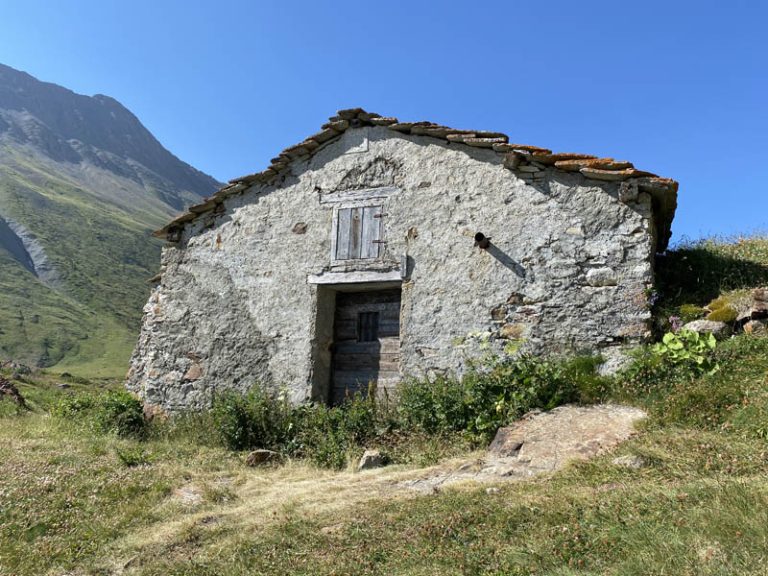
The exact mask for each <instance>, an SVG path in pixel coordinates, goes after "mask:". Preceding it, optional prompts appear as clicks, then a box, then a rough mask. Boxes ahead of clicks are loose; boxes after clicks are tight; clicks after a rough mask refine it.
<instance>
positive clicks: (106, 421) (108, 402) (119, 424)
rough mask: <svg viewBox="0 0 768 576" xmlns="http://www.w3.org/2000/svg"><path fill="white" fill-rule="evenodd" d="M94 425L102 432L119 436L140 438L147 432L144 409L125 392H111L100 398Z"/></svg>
mask: <svg viewBox="0 0 768 576" xmlns="http://www.w3.org/2000/svg"><path fill="white" fill-rule="evenodd" d="M94 423H95V425H96V427H97V428H98V429H99V430H100V431H101V432H105V433H114V434H117V435H118V436H136V437H140V436H143V435H144V433H145V432H146V421H145V420H144V407H143V405H142V403H141V401H140V400H138V399H137V398H135V397H134V396H132V395H131V394H130V393H128V392H127V391H125V390H114V391H110V392H107V393H106V394H104V395H103V396H100V397H99V398H98V400H97V402H96V407H95V410H94Z"/></svg>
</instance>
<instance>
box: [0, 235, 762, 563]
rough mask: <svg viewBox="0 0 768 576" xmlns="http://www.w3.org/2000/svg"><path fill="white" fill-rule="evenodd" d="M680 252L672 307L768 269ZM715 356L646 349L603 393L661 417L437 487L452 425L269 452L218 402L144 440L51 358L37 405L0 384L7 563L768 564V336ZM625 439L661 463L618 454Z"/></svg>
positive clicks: (670, 282) (37, 382) (747, 244)
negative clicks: (558, 455) (584, 452)
mask: <svg viewBox="0 0 768 576" xmlns="http://www.w3.org/2000/svg"><path fill="white" fill-rule="evenodd" d="M692 251H693V252H692ZM692 253H693V254H695V255H697V257H696V258H695V259H692V258H691V254H692ZM724 254H725V255H727V262H728V270H730V271H731V273H733V274H740V273H742V272H744V273H748V274H747V275H745V276H742V277H741V278H742V279H741V280H739V282H738V283H737V284H734V280H733V278H728V279H726V278H719V279H718V278H716V277H715V276H710V271H711V268H710V266H711V263H712V262H713V261H715V262H716V261H721V260H722V258H723V255H724ZM669 258H670V260H669V261H670V262H675V261H678V262H685V263H691V262H693V264H692V266H691V268H690V269H689V270H688V272H689V273H688V274H685V275H683V274H681V275H679V276H677V277H674V276H666V277H665V278H664V279H663V280H662V281H661V285H662V286H663V287H664V295H663V297H662V300H661V302H660V306H661V308H660V310H661V311H662V312H663V313H667V312H669V311H670V310H671V311H673V312H674V311H676V310H677V309H678V308H679V306H680V305H682V304H690V303H694V304H695V303H696V302H702V303H704V301H705V300H709V299H710V298H711V297H712V296H713V292H712V291H711V289H710V288H706V289H705V287H706V284H703V283H702V278H704V279H706V278H710V277H711V278H712V282H713V283H714V284H715V285H717V286H718V288H717V289H718V290H724V291H725V293H730V292H731V291H732V290H743V289H745V288H747V287H749V286H751V285H755V284H762V283H764V282H763V279H764V278H765V277H764V276H762V274H764V273H765V270H766V268H767V267H768V239H759V238H752V239H749V240H745V241H742V242H737V243H732V244H724V243H702V244H699V245H696V246H686V247H683V248H681V249H680V250H679V251H678V252H675V253H672V254H671V255H670V256H669ZM699 265H703V266H705V267H704V268H702V269H699V268H697V266H699ZM675 278H677V279H675ZM714 295H715V296H716V295H718V294H717V293H715V294H714ZM697 299H698V300H697ZM711 360H712V361H713V362H714V363H716V364H717V365H718V366H719V370H717V371H716V372H713V373H709V372H708V371H701V370H687V369H681V368H680V367H679V366H678V367H676V366H674V365H664V364H659V363H658V362H656V361H654V359H653V357H652V356H648V355H641V356H640V357H639V360H638V361H637V363H636V364H635V366H634V367H633V369H631V370H629V371H628V372H626V373H624V374H623V375H622V376H621V377H619V378H616V379H613V380H610V381H606V382H604V383H603V384H604V385H603V387H602V389H601V391H600V392H599V393H598V394H597V396H596V399H602V400H614V401H623V402H625V403H629V404H633V405H637V406H641V407H643V408H645V409H646V410H647V412H648V414H649V418H648V420H647V421H646V422H645V424H644V425H643V426H642V429H641V431H640V434H638V435H637V436H636V437H635V438H633V439H632V440H630V441H628V442H627V443H625V444H623V445H621V446H620V447H619V448H618V450H616V451H615V452H614V453H612V454H607V455H605V456H602V457H600V458H597V459H595V460H593V461H590V462H586V463H580V464H576V465H572V466H570V467H568V468H567V469H565V470H564V471H561V472H559V473H556V474H554V475H552V476H549V477H540V478H537V479H535V480H531V481H524V482H517V483H500V484H497V485H491V486H488V485H482V486H477V485H473V484H467V485H463V486H455V487H450V488H446V489H443V490H441V491H438V492H437V493H434V494H431V495H423V494H420V493H415V492H410V491H407V490H402V489H398V488H397V487H396V484H397V482H398V481H400V480H403V479H407V478H411V477H414V476H415V475H422V474H424V471H423V470H419V469H417V466H416V465H415V464H413V463H411V464H409V463H408V462H418V461H429V460H430V459H432V458H434V457H435V456H436V455H437V457H438V459H440V458H443V459H444V458H447V457H450V456H451V450H450V447H448V446H446V442H445V440H441V441H440V443H439V444H436V443H434V442H430V441H426V442H424V443H423V444H418V445H412V446H411V447H410V450H411V451H412V452H418V451H421V452H422V453H423V454H422V456H423V458H417V457H414V458H411V459H404V460H401V462H403V463H402V464H399V465H395V466H390V467H387V468H384V469H381V470H377V471H372V472H366V473H355V472H353V471H351V469H347V470H343V471H341V472H333V471H329V470H321V469H318V468H315V467H313V466H311V465H309V464H308V463H307V462H306V461H301V460H295V461H292V462H289V463H287V464H286V465H283V466H279V467H276V468H268V469H250V468H247V467H245V466H244V465H243V454H242V453H237V452H231V451H228V450H227V449H225V448H224V447H223V446H222V445H220V444H219V443H218V442H217V441H216V437H217V435H216V433H217V431H216V429H212V428H211V421H210V420H208V419H206V418H204V417H200V418H196V419H191V420H182V421H179V422H178V423H177V424H175V425H169V424H167V423H162V422H157V421H156V422H154V423H153V424H151V425H150V428H149V431H148V435H146V436H145V437H144V438H143V439H138V438H127V437H121V436H117V435H115V434H112V433H108V432H104V431H103V422H104V420H103V418H104V417H105V414H112V417H114V416H115V415H116V414H123V413H121V412H115V404H114V401H112V400H111V401H109V402H107V403H106V404H102V408H101V410H102V411H101V412H100V413H99V414H101V415H100V416H99V417H98V418H96V419H93V418H92V417H91V416H87V414H88V412H87V411H84V412H81V414H82V415H81V417H80V418H77V419H73V418H71V417H69V418H68V417H62V416H56V415H55V414H56V413H57V409H56V408H55V407H56V406H61V405H62V404H61V402H62V401H63V400H66V406H69V407H70V408H71V407H72V406H76V405H78V404H80V405H82V403H84V402H86V401H87V400H86V399H87V398H91V397H92V393H91V391H92V390H93V389H94V387H96V388H97V389H99V390H102V391H106V390H107V389H109V388H110V387H111V386H113V385H111V384H109V383H104V382H90V383H83V382H79V381H77V379H70V380H69V381H68V383H67V385H68V386H69V387H68V388H61V387H60V386H58V385H57V383H58V382H60V380H59V379H56V378H54V377H52V376H49V375H45V374H38V375H36V376H34V377H32V378H31V379H28V380H26V381H19V382H17V384H18V386H19V388H20V389H21V391H22V393H23V394H25V395H26V397H27V399H28V401H29V404H30V405H31V407H32V411H31V412H22V413H18V412H17V410H16V409H15V408H14V407H13V405H11V404H10V403H9V401H7V400H6V401H3V400H0V477H1V478H3V483H2V485H0V574H14V575H26V574H60V573H72V574H127V575H147V576H149V575H160V574H162V575H189V574H195V575H217V576H219V575H224V576H226V575H230V574H231V575H235V574H245V573H248V574H328V575H330V574H336V575H340V574H349V575H374V574H387V575H399V574H402V575H413V574H424V575H427V574H430V575H431V574H435V575H437V574H440V575H442V574H489V575H490V574H505V575H507V574H510V575H515V574H519V575H528V574H540V575H551V576H563V575H576V574H578V575H598V574H600V575H603V574H616V575H622V576H623V575H638V576H639V575H648V574H658V575H662V574H665V575H666V574H675V575H677V574H711V575H731V574H747V575H758V574H766V566H767V565H768V512H767V511H768V450H767V449H766V446H767V445H766V439H768V336H756V335H755V336H751V335H739V336H737V337H734V338H731V339H729V340H726V341H724V342H723V343H721V344H720V345H719V346H718V347H717V348H716V349H715V351H714V352H713V356H712V358H711ZM100 397H101V393H99V395H97V398H100ZM110 402H111V403H110ZM51 410H52V411H53V413H54V414H53V415H51ZM105 410H106V412H105ZM125 422H126V420H125V419H123V420H122V423H123V424H121V425H124V424H125ZM384 433H385V434H387V432H386V431H385V432H384ZM438 446H439V449H438V450H437V452H435V450H436V447H438ZM63 447H66V449H63ZM456 447H458V448H461V445H456ZM360 450H362V446H359V447H356V448H355V449H354V450H352V452H351V456H353V457H354V456H357V455H359V451H360ZM625 454H626V455H633V456H640V457H642V459H643V461H644V463H645V465H644V466H643V467H641V468H639V469H632V468H627V467H623V466H620V465H616V464H614V463H612V460H613V458H614V457H615V456H617V455H625ZM454 455H455V454H454ZM414 456H417V455H414ZM474 457H477V454H466V455H465V456H463V457H462V459H471V458H474ZM455 465H456V462H455V461H454V462H451V461H450V460H449V461H447V462H446V461H441V463H439V464H438V467H445V466H455Z"/></svg>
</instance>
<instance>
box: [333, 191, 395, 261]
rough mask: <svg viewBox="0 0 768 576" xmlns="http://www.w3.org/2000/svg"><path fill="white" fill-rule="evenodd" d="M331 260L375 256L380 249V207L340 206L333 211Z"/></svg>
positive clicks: (369, 258)
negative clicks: (333, 225) (333, 226)
mask: <svg viewBox="0 0 768 576" xmlns="http://www.w3.org/2000/svg"><path fill="white" fill-rule="evenodd" d="M334 219H335V231H334V240H335V242H332V244H333V254H332V255H331V259H332V260H334V261H343V260H371V259H376V258H378V257H379V255H380V254H381V252H382V250H381V248H382V246H381V243H382V228H383V226H382V220H383V210H382V206H381V205H380V204H378V205H376V204H375V205H373V206H353V207H340V208H337V209H336V210H334Z"/></svg>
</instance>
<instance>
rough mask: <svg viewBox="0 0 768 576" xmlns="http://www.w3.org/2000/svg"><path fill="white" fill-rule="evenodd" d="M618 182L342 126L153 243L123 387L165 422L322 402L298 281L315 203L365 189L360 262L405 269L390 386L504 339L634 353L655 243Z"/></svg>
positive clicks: (323, 227)
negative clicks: (150, 287) (272, 403)
mask: <svg viewBox="0 0 768 576" xmlns="http://www.w3.org/2000/svg"><path fill="white" fill-rule="evenodd" d="M522 168H525V170H522ZM631 182H632V181H631V180H630V181H626V182H609V181H597V180H588V179H586V178H585V177H584V176H583V175H582V174H580V173H578V172H565V171H563V170H557V169H555V168H553V167H548V166H544V165H540V166H530V165H526V166H520V167H516V166H506V167H505V166H504V165H503V160H502V157H500V156H499V155H498V154H496V153H495V152H494V151H492V150H490V149H485V148H471V147H468V146H464V145H461V144H455V143H451V142H447V141H444V140H438V139H435V138H430V137H426V136H415V135H406V134H398V133H395V132H393V131H391V130H387V129H385V128H383V127H372V126H369V127H363V128H356V129H350V130H347V131H346V132H344V133H343V135H342V136H341V137H340V138H339V139H337V140H335V141H333V142H330V143H328V144H327V145H326V146H325V147H324V148H321V149H319V150H318V151H316V152H315V153H314V154H313V155H312V156H310V157H309V158H306V159H303V160H297V161H295V162H293V163H292V165H291V167H290V171H289V172H287V173H286V174H285V175H283V176H281V177H280V178H278V179H277V180H275V181H274V182H272V183H270V184H266V183H257V184H254V185H253V186H251V187H250V188H248V189H247V190H245V191H244V192H242V193H240V194H235V195H231V196H228V197H227V198H226V199H225V200H224V201H223V203H221V204H220V205H219V206H218V207H217V209H216V210H214V211H211V212H209V213H206V214H202V215H201V216H199V217H198V218H197V219H195V220H194V221H191V222H189V223H187V224H186V225H185V228H184V230H183V233H182V234H181V237H180V239H179V242H177V243H175V244H170V245H168V246H167V247H166V248H165V249H164V252H163V261H162V279H161V281H160V284H159V285H158V286H157V287H156V289H155V290H154V292H153V294H152V296H151V298H150V301H149V302H148V304H147V306H146V307H145V316H144V322H143V327H142V332H141V336H140V339H139V343H138V345H137V348H136V351H135V352H134V355H133V358H132V361H131V369H130V372H129V376H128V387H129V388H130V389H131V390H133V391H135V392H137V393H139V394H140V395H141V396H142V397H143V398H145V400H146V401H147V402H148V403H150V404H156V405H160V406H162V407H163V408H165V409H166V410H170V411H174V410H179V409H182V408H186V407H190V408H201V407H204V406H206V405H208V404H209V402H210V399H211V395H212V393H213V391H215V390H222V389H225V388H237V389H240V390H245V389H247V388H249V387H250V386H252V385H253V384H254V383H256V382H262V383H268V384H270V385H272V386H277V387H284V388H285V389H286V390H287V391H288V392H289V393H290V395H291V397H292V398H293V399H294V400H296V401H299V400H302V399H305V398H308V397H311V396H315V397H322V395H323V391H322V387H323V382H322V378H324V376H322V375H323V374H324V373H325V372H327V366H325V367H323V366H321V365H320V364H327V358H324V356H323V354H322V353H320V354H318V350H319V351H321V352H322V351H325V350H327V348H328V346H329V345H330V341H329V340H330V337H329V330H328V328H327V326H324V325H323V323H324V322H327V316H328V314H327V311H325V310H324V309H323V308H322V300H323V298H326V299H327V293H324V292H323V291H322V289H319V288H318V287H317V285H314V284H310V283H309V282H308V278H309V277H310V276H318V275H319V276H322V275H324V274H328V273H329V272H331V271H332V270H331V265H330V264H331V259H330V252H331V228H332V212H333V210H332V204H331V203H328V200H329V199H332V198H333V197H334V195H338V194H342V193H346V194H351V193H352V191H358V190H364V189H371V188H379V187H390V188H395V189H396V192H395V193H393V194H391V195H390V196H388V197H387V198H386V199H385V200H384V201H383V212H384V213H385V216H384V230H385V232H384V239H385V240H386V242H387V243H386V244H384V245H383V246H384V247H385V249H384V257H383V259H382V261H381V262H378V263H376V264H371V265H369V266H368V268H371V269H375V270H377V271H380V272H386V271H396V270H401V263H402V262H407V265H406V267H407V270H402V272H401V273H402V275H403V276H405V279H404V280H403V283H402V311H401V339H402V346H401V364H402V372H403V374H404V375H417V376H418V375H424V374H432V373H435V372H443V371H461V370H462V369H463V368H464V366H465V364H466V359H467V358H468V357H472V356H474V355H477V354H479V353H481V352H482V351H483V350H487V349H489V348H490V349H491V350H495V351H500V350H503V349H504V348H505V346H506V345H507V344H508V343H510V342H514V343H515V344H516V347H521V348H523V349H528V350H530V351H532V352H537V353H538V352H542V353H561V352H562V353H568V352H573V351H581V350H584V349H597V348H602V347H606V346H616V345H620V344H624V343H630V342H639V341H640V340H642V339H643V338H644V337H646V335H647V330H648V323H649V320H650V312H649V308H648V303H647V300H648V298H647V293H648V289H649V288H650V286H651V282H652V266H651V263H652V255H653V253H654V250H655V240H654V233H653V230H654V226H653V221H652V199H651V196H650V195H649V194H647V193H645V192H641V191H639V190H638V188H637V187H636V186H634V185H633V184H632V183H631ZM478 231H480V232H482V233H484V234H485V235H486V236H488V237H490V238H491V245H490V246H489V247H488V249H486V250H482V249H480V248H478V247H476V246H475V245H474V235H475V233H476V232H478ZM338 270H339V268H338V267H337V268H336V270H335V271H338ZM318 294H319V298H320V299H321V308H320V309H318ZM323 318H326V319H325V320H323ZM318 319H319V320H320V322H319V324H320V325H317V320H318ZM316 364H317V366H316Z"/></svg>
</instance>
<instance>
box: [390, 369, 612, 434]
mask: <svg viewBox="0 0 768 576" xmlns="http://www.w3.org/2000/svg"><path fill="white" fill-rule="evenodd" d="M599 362H600V360H599V359H597V358H578V359H573V360H571V361H568V362H565V361H547V360H543V359H540V358H535V357H532V356H519V357H517V358H513V359H510V358H505V359H502V360H493V359H490V360H487V361H486V364H485V366H480V365H478V366H475V367H474V368H473V369H472V370H470V371H469V372H468V373H467V374H466V375H465V376H464V377H463V378H461V379H452V378H444V377H441V378H437V379H435V380H432V381H430V380H414V381H408V382H406V383H404V384H403V385H401V387H400V389H399V396H398V398H399V403H398V408H397V411H398V415H399V419H400V421H401V423H402V425H403V426H405V427H406V428H409V427H410V428H417V429H420V430H423V431H426V432H430V433H436V432H450V431H458V430H463V431H466V432H468V433H469V434H470V435H471V436H473V437H474V438H476V439H478V440H487V439H488V438H490V437H491V436H492V435H493V434H495V432H496V430H498V429H499V428H500V427H501V426H505V425H507V424H509V423H510V422H512V421H513V420H515V419H517V418H519V417H520V416H522V415H523V414H524V413H526V412H528V411H530V410H533V409H535V408H539V409H543V410H549V409H551V408H554V407H555V406H559V405H561V404H565V403H568V402H581V401H597V400H599V399H601V398H602V397H603V396H604V395H605V393H606V391H607V389H608V383H607V380H606V379H602V378H600V377H599V376H598V375H597V366H598V364H599Z"/></svg>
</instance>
